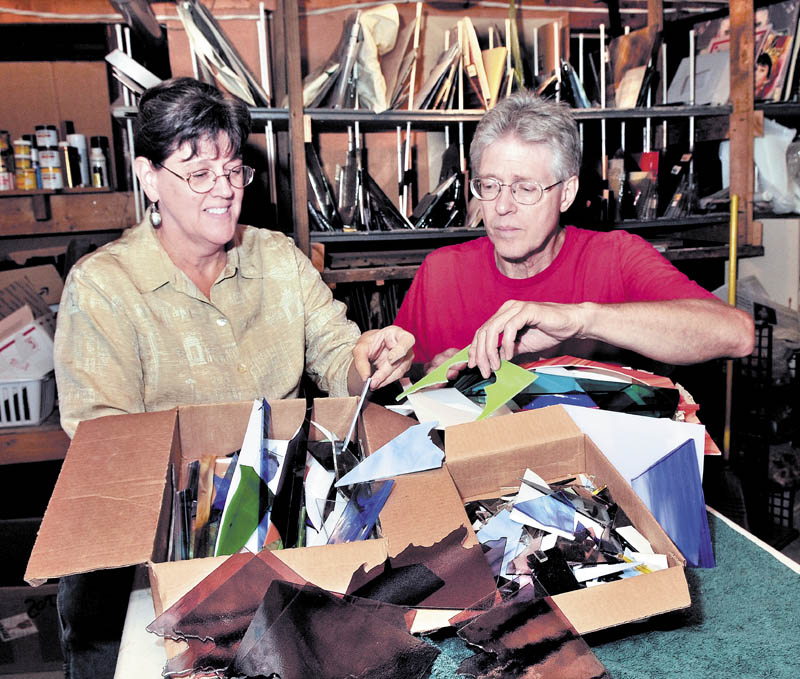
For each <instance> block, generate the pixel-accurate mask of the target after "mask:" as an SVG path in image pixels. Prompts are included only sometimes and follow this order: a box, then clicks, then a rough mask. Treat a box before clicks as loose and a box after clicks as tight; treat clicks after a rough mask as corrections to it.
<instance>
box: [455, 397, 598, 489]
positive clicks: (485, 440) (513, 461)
mask: <svg viewBox="0 0 800 679" xmlns="http://www.w3.org/2000/svg"><path fill="white" fill-rule="evenodd" d="M445 451H446V458H445V463H446V466H447V469H448V471H449V472H450V474H451V476H452V477H453V480H454V481H455V483H456V487H457V488H458V492H459V493H460V494H461V497H462V498H463V499H464V501H465V502H467V501H470V500H473V499H475V498H477V497H487V493H488V494H489V495H494V496H497V495H500V494H501V492H500V491H501V488H503V487H504V486H508V485H509V484H517V485H518V484H519V481H518V480H519V479H521V478H522V476H523V474H524V473H525V469H526V468H527V467H531V466H534V465H535V467H536V472H537V473H538V474H539V475H540V476H542V477H543V478H549V479H557V478H559V477H561V476H563V475H565V474H571V473H574V472H575V471H576V470H581V469H583V466H584V460H583V433H582V432H581V430H580V429H579V428H578V427H577V425H576V424H575V423H574V422H573V421H572V418H570V417H569V415H567V413H566V411H565V410H564V409H563V408H562V407H561V406H551V407H548V408H539V409H537V410H528V411H524V412H519V413H513V414H511V415H501V416H500V417H490V418H488V419H486V420H481V421H479V422H469V423H467V424H460V425H457V426H455V427H448V429H447V433H446V435H445ZM534 451H535V457H532V455H531V453H532V452H534Z"/></svg>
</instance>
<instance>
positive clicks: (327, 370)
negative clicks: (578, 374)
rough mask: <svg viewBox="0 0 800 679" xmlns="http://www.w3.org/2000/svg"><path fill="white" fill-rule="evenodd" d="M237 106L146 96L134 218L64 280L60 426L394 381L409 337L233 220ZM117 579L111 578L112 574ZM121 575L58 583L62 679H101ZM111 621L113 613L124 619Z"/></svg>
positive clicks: (237, 186) (239, 145) (107, 665)
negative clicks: (355, 315) (348, 313)
mask: <svg viewBox="0 0 800 679" xmlns="http://www.w3.org/2000/svg"><path fill="white" fill-rule="evenodd" d="M249 132H250V114H249V111H248V109H247V106H246V105H245V104H244V103H242V102H241V101H239V100H237V99H232V98H226V97H225V96H223V95H222V93H221V92H220V91H219V90H217V89H216V88H215V87H213V86H211V85H207V84H204V83H201V82H199V81H197V80H194V79H192V78H177V79H173V80H168V81H165V82H163V83H161V84H159V85H157V86H155V87H152V88H150V89H149V90H147V91H146V92H144V93H143V95H142V97H141V99H140V102H139V113H138V115H137V118H136V122H135V125H134V146H135V153H136V158H135V161H134V167H135V171H136V176H137V178H138V180H139V182H140V184H141V186H142V188H143V190H144V191H145V193H146V194H147V197H148V199H149V200H150V202H151V206H150V208H149V209H148V211H147V214H146V216H145V218H144V220H143V221H142V222H141V223H140V224H138V225H136V226H134V227H133V228H131V229H128V230H127V231H126V232H125V233H124V234H123V235H122V237H121V238H119V239H118V240H116V241H115V242H113V243H109V244H108V245H105V246H104V247H102V248H100V249H99V250H97V251H96V252H94V253H92V254H90V255H88V256H86V257H85V258H83V259H82V260H81V261H80V262H78V263H77V264H76V265H75V266H74V267H73V268H72V269H71V270H70V272H69V275H68V276H67V280H66V283H65V288H64V293H63V297H62V302H61V305H60V308H59V313H58V326H57V331H56V337H55V364H56V379H57V383H58V392H59V406H60V410H61V423H62V427H63V428H64V430H65V431H66V432H67V433H68V434H69V435H70V436H72V434H73V433H74V431H75V429H76V427H77V425H78V422H79V421H80V420H86V419H91V418H95V417H99V416H102V415H111V414H119V413H136V412H143V411H153V410H165V409H169V408H172V407H175V406H178V405H182V404H195V403H216V402H227V401H243V400H253V399H257V398H259V399H260V398H262V397H264V398H267V399H268V400H273V399H281V398H289V397H296V396H298V395H299V391H300V384H301V379H302V377H303V374H304V373H306V374H308V375H309V376H310V377H311V379H312V380H313V381H314V382H315V383H316V384H317V386H318V387H319V388H320V389H321V390H323V391H324V392H327V393H328V394H330V395H331V396H345V395H347V394H358V393H360V392H361V390H362V386H363V384H364V380H365V379H366V378H367V377H368V376H371V388H373V389H376V388H378V387H381V386H383V385H384V384H386V383H388V382H391V381H393V380H395V379H397V378H398V377H400V376H401V375H403V374H404V373H405V372H406V371H407V369H408V367H409V366H410V364H411V360H412V358H413V353H412V346H413V343H414V338H413V337H412V336H411V335H410V334H409V333H408V332H406V331H404V330H402V329H400V328H398V327H396V326H389V327H387V328H383V329H381V330H370V331H368V332H365V333H364V334H360V333H359V330H358V327H357V326H356V325H355V324H354V323H352V322H351V321H348V320H347V318H346V317H345V307H344V305H343V304H342V303H341V302H338V301H335V300H334V299H333V297H332V295H331V292H330V290H329V288H328V287H327V286H326V285H325V284H324V283H323V281H322V279H321V278H320V276H319V274H318V273H317V271H316V270H315V269H314V267H313V266H312V264H311V262H310V261H309V260H308V259H307V258H306V257H305V256H304V255H303V254H302V253H301V252H300V251H299V250H298V249H297V248H296V247H295V245H294V244H293V242H292V241H291V240H290V239H289V238H288V237H287V236H285V235H283V234H280V233H278V232H274V231H269V230H266V229H257V228H253V227H248V226H242V225H240V224H239V214H240V211H241V207H242V197H243V195H244V191H245V187H246V186H247V185H248V184H250V182H251V181H252V180H253V174H254V171H253V168H251V167H248V166H247V165H244V164H243V162H242V149H243V146H244V144H245V142H246V140H247V137H248V134H249ZM112 573H113V572H112ZM126 578H127V585H128V586H129V585H130V576H129V575H125V574H123V575H117V576H115V575H110V574H108V573H92V574H88V575H87V576H77V577H76V576H72V577H69V578H62V580H61V582H60V589H59V597H58V604H59V612H60V615H61V620H62V641H63V646H64V651H65V655H66V669H67V676H68V677H70V676H71V677H84V676H85V677H93V678H94V679H97V678H98V677H105V676H108V677H111V676H113V674H114V666H115V658H116V647H117V646H116V645H117V644H118V640H119V633H120V631H121V627H120V623H121V620H122V619H124V614H125V608H126V605H127V597H128V595H127V592H126V589H125V580H126ZM120 613H121V615H120Z"/></svg>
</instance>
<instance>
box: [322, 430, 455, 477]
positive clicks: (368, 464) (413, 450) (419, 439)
mask: <svg viewBox="0 0 800 679" xmlns="http://www.w3.org/2000/svg"><path fill="white" fill-rule="evenodd" d="M435 425H436V423H435V422H422V423H420V424H415V425H414V426H412V427H409V428H408V429H406V430H405V431H404V432H402V433H401V434H399V435H398V436H395V437H394V438H393V439H392V440H391V441H389V442H388V443H386V444H385V445H383V446H381V447H380V448H378V450H376V451H375V452H374V453H372V455H370V456H369V457H367V458H366V459H365V460H364V461H363V462H361V463H360V464H359V465H358V466H357V467H356V468H355V469H353V470H351V471H350V472H348V473H347V474H345V475H344V476H343V477H342V478H341V479H339V480H338V481H337V482H336V486H337V487H341V486H349V485H352V484H354V483H363V482H366V481H374V480H377V479H386V478H389V477H392V476H398V475H400V474H411V473H413V472H418V471H425V470H427V469H438V468H439V467H441V466H442V461H443V460H444V451H443V450H442V449H441V448H439V446H437V445H436V444H435V443H433V441H432V440H431V436H430V431H431V429H433V427H434V426H435Z"/></svg>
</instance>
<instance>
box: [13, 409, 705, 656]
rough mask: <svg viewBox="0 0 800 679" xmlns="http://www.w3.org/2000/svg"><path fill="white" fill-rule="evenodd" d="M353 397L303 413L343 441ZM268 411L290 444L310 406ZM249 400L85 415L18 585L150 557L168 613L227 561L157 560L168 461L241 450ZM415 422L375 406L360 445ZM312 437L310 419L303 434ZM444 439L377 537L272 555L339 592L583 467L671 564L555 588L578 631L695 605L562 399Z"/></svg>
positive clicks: (165, 513) (276, 431)
mask: <svg viewBox="0 0 800 679" xmlns="http://www.w3.org/2000/svg"><path fill="white" fill-rule="evenodd" d="M356 404H357V400H356V399H355V398H350V399H318V400H316V401H315V402H314V413H313V416H312V419H314V420H315V421H317V422H319V423H320V424H322V425H323V426H325V427H326V428H327V429H330V430H332V431H334V432H335V433H336V434H337V435H339V436H340V437H343V435H344V433H346V431H347V429H348V427H349V423H350V421H351V419H352V416H353V413H354V412H355V408H356ZM270 405H271V407H272V422H273V430H272V435H273V436H274V437H275V438H290V437H291V436H292V435H293V434H294V432H295V431H296V429H297V427H298V426H299V424H300V422H301V421H302V418H303V415H304V412H305V402H304V401H300V400H287V401H276V402H273V403H271V404H270ZM251 407H252V404H251V403H249V402H246V403H231V404H218V405H198V406H185V407H179V408H176V409H173V410H170V411H164V412H157V413H144V414H137V415H118V416H111V417H105V418H99V419H97V420H91V421H86V422H82V423H81V424H80V426H79V428H78V431H77V433H76V436H75V438H74V440H73V442H72V445H71V446H70V449H69V451H68V453H67V456H66V460H65V462H64V466H63V469H62V472H61V475H60V477H59V479H58V482H57V484H56V487H55V490H54V492H53V496H52V498H51V500H50V504H49V506H48V508H47V511H46V513H45V516H44V519H43V521H42V526H41V529H40V531H39V535H38V537H37V541H36V544H35V545H34V549H33V552H32V554H31V558H30V561H29V562H28V568H27V571H26V574H25V579H26V581H28V582H30V583H31V584H40V583H42V582H44V581H45V580H46V579H48V578H54V577H60V576H62V575H67V574H70V573H79V572H85V571H90V570H97V569H101V568H116V567H121V566H126V565H131V564H141V563H147V564H148V565H149V569H150V581H151V587H152V591H153V598H154V603H155V608H156V613H157V614H158V613H160V612H161V611H163V610H164V609H165V608H167V607H169V606H170V605H171V604H172V603H174V602H175V601H176V600H177V599H179V598H180V597H181V596H182V595H183V594H184V593H186V592H187V591H188V590H189V589H191V588H192V587H193V586H194V585H195V584H196V583H197V582H199V581H200V580H202V578H203V577H205V576H206V575H207V574H208V573H210V572H211V571H212V570H213V569H214V568H215V567H216V566H218V565H219V564H220V563H221V562H222V560H223V559H224V558H225V557H217V558H209V559H196V560H191V561H184V562H170V563H164V558H165V554H166V545H167V527H168V522H169V503H170V496H171V490H172V488H171V484H170V481H169V463H170V462H171V461H172V462H175V463H176V464H177V465H178V466H179V467H180V469H181V473H182V474H185V469H186V462H188V461H189V460H191V459H194V458H198V457H200V456H202V455H206V454H209V453H215V454H220V455H223V454H227V453H229V452H231V451H233V450H236V449H237V448H238V447H239V446H240V444H241V440H242V437H243V436H244V431H245V428H246V425H247V420H248V417H249V414H250V410H251ZM510 418H514V419H513V420H511V419H510ZM415 423H416V421H415V420H412V419H410V418H407V417H404V416H402V415H397V414H395V413H393V412H391V411H389V410H386V409H385V408H382V407H381V406H376V405H372V404H370V405H368V406H367V407H366V408H365V410H364V413H363V417H362V419H361V424H360V439H359V443H360V445H362V446H364V447H365V450H366V451H367V452H372V451H375V450H377V449H378V448H379V447H381V446H382V445H383V444H384V443H386V442H387V441H389V440H391V439H392V438H394V437H395V436H397V435H398V434H400V433H401V432H402V431H404V430H405V429H407V428H408V427H409V426H412V425H413V424H415ZM318 434H319V433H318V432H316V433H315V430H314V428H313V427H312V436H315V437H316V436H318ZM446 437H447V439H446V454H447V457H446V464H445V467H444V468H442V469H437V470H431V471H427V472H421V473H416V474H410V475H405V476H400V477H397V478H396V479H395V484H396V485H395V487H394V488H393V490H392V493H391V495H390V496H389V500H388V502H387V504H386V506H385V507H384V509H383V511H382V512H381V529H382V533H383V538H381V539H376V540H368V541H366V542H360V543H351V544H344V545H328V546H323V547H310V548H302V549H287V550H282V551H279V552H276V554H277V555H278V556H279V557H280V558H281V560H282V561H284V562H285V563H286V564H287V565H288V566H290V567H291V568H292V569H294V570H295V571H296V572H298V573H299V574H300V575H302V576H303V577H305V578H306V579H308V580H310V581H311V582H314V583H315V584H317V585H319V586H321V587H325V588H327V589H330V590H332V591H339V592H341V591H344V589H345V588H346V587H347V584H348V583H349V581H350V577H351V575H352V573H353V572H354V571H355V570H357V569H358V568H359V567H361V566H362V565H364V564H366V566H367V568H369V567H372V566H374V565H377V564H378V563H380V562H382V561H383V560H385V559H386V557H387V556H394V555H396V554H398V553H399V552H401V551H402V550H403V549H404V548H405V547H406V546H408V545H409V544H412V543H413V544H415V545H431V544H433V543H434V542H436V541H438V540H440V539H442V538H443V537H445V536H447V535H448V534H449V533H451V532H452V531H453V530H455V529H457V528H459V527H461V526H467V528H468V532H467V539H466V541H465V545H466V546H470V545H472V544H475V540H476V538H475V535H474V532H473V531H472V529H471V528H470V527H469V526H468V519H467V517H466V513H465V511H464V506H463V505H464V502H465V501H467V500H470V499H473V498H477V497H489V496H496V495H498V494H499V490H500V489H501V488H502V487H504V486H506V487H507V486H514V485H518V483H519V481H518V479H519V478H520V477H522V475H523V472H524V470H525V469H526V468H527V467H531V468H532V469H534V470H535V471H536V472H537V473H539V474H540V475H542V476H543V477H544V478H545V479H548V480H555V479H557V478H564V477H565V476H569V475H572V474H575V473H576V472H581V471H582V472H586V473H589V474H593V475H595V477H596V478H597V480H598V481H599V482H601V483H605V484H607V485H608V486H609V488H610V490H611V493H612V496H613V497H614V499H615V500H616V501H617V502H618V503H619V504H620V505H621V506H622V507H623V508H624V509H625V511H626V512H627V514H628V516H629V517H630V518H631V520H632V521H633V522H634V524H635V525H636V527H637V528H638V529H639V530H640V531H641V532H642V533H643V534H644V535H645V536H646V537H647V538H648V539H649V540H650V541H651V543H652V545H653V548H654V549H655V550H656V551H658V552H661V553H664V554H667V556H668V559H669V563H670V568H669V569H667V570H665V571H659V572H655V573H652V574H647V575H642V576H639V577H636V578H630V579H627V580H623V581H619V582H613V583H608V584H605V585H602V586H600V587H596V588H591V589H585V590H580V591H577V592H570V593H566V594H560V595H557V596H555V597H554V601H555V602H556V603H557V604H558V606H559V607H560V608H561V609H562V610H563V611H564V613H565V615H566V616H567V617H568V618H569V620H570V622H572V624H573V625H574V626H575V628H576V629H577V630H578V632H580V633H582V634H583V633H587V632H591V631H594V630H599V629H603V628H606V627H611V626H614V625H619V624H622V623H625V622H630V621H634V620H639V619H642V618H646V617H648V616H651V615H655V614H657V613H663V612H666V611H671V610H675V609H679V608H684V607H686V606H689V605H690V603H691V602H690V598H689V592H688V587H687V584H686V579H685V576H684V572H683V564H684V562H683V559H682V557H681V556H680V553H679V552H678V550H677V548H676V547H675V546H674V545H673V544H672V542H671V541H670V540H669V538H668V537H667V536H666V534H665V533H664V531H663V530H662V529H661V527H660V526H659V525H658V523H657V522H656V521H655V519H654V518H653V516H652V515H651V514H650V512H649V511H648V509H647V508H646V507H645V506H644V504H642V502H641V501H640V500H639V499H638V497H637V496H636V495H635V494H634V493H633V491H632V489H631V488H630V486H629V485H628V484H627V483H626V482H625V481H624V480H623V479H622V477H621V476H620V475H619V474H618V473H617V472H616V470H615V469H614V467H613V466H612V465H611V464H610V463H609V462H608V460H606V458H605V457H604V456H603V455H602V453H601V452H600V451H599V450H598V448H597V447H596V446H595V445H594V444H593V443H592V441H591V440H589V438H588V437H587V436H586V435H585V434H583V433H582V432H581V431H580V430H579V429H578V427H577V426H576V425H575V424H574V422H573V421H572V420H571V418H570V417H569V416H568V415H567V414H566V412H565V411H564V410H563V409H562V408H561V407H558V406H556V407H551V408H545V409H541V410H535V411H529V412H524V413H516V414H513V415H507V416H501V417H497V418H490V419H488V420H484V421H481V422H474V423H469V424H465V425H459V426H456V427H453V428H450V429H448V431H447V434H446ZM180 483H181V484H182V483H183V479H181V480H180ZM132 517H135V520H134V519H133V518H132ZM423 627H424V624H423ZM432 627H433V625H431V628H432ZM173 652H174V651H173ZM170 654H172V652H171V653H170Z"/></svg>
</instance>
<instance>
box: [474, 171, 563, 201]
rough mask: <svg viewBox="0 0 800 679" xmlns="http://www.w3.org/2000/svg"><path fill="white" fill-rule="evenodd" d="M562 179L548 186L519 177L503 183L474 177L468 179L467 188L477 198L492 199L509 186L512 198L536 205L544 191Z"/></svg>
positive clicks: (559, 182)
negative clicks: (514, 180)
mask: <svg viewBox="0 0 800 679" xmlns="http://www.w3.org/2000/svg"><path fill="white" fill-rule="evenodd" d="M563 181H564V180H563V179H562V180H559V181H557V182H556V183H555V184H550V186H542V185H541V184H540V183H539V182H534V181H530V180H528V179H520V180H519V181H516V182H511V183H510V184H504V183H503V182H501V181H498V180H497V179H492V178H491V177H487V178H485V179H484V178H482V177H474V178H473V179H470V180H469V188H470V191H472V195H473V196H475V197H476V198H477V199H478V200H494V199H495V198H497V196H499V195H500V191H501V190H502V188H503V187H504V186H508V187H510V188H511V195H512V196H513V198H514V200H515V201H517V202H518V203H520V204H521V205H536V203H538V202H539V201H540V200H541V199H542V196H544V192H545V191H549V190H550V189H552V188H553V187H554V186H558V185H559V184H561V183H562V182H563Z"/></svg>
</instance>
